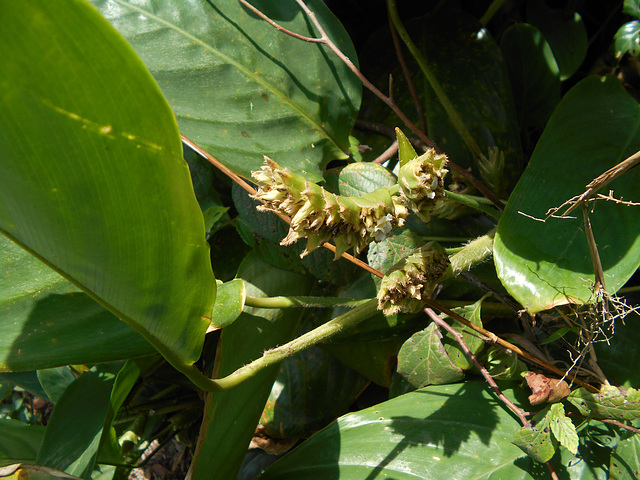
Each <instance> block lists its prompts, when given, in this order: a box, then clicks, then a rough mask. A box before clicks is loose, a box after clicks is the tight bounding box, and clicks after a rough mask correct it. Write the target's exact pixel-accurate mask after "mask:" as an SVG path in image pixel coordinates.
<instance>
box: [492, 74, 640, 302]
mask: <svg viewBox="0 0 640 480" xmlns="http://www.w3.org/2000/svg"><path fill="white" fill-rule="evenodd" d="M638 149H640V106H639V105H638V103H637V102H636V101H635V100H634V99H633V98H631V97H630V96H629V95H628V94H627V93H626V92H625V90H624V88H623V87H622V85H620V82H619V81H618V80H617V79H616V78H614V77H604V78H599V77H589V78H587V79H585V80H583V81H582V82H580V83H579V84H577V85H576V86H575V87H573V89H571V91H570V92H569V93H567V94H566V95H565V97H564V98H563V99H562V101H561V102H560V104H559V105H558V107H557V108H556V110H555V112H554V113H553V115H552V116H551V119H550V120H549V123H548V124H547V128H546V129H545V131H544V132H543V134H542V137H541V138H540V140H539V142H538V145H537V146H536V149H535V151H534V152H533V155H532V157H531V160H530V162H529V167H528V168H527V170H526V171H525V173H524V174H523V176H522V178H521V179H520V181H519V183H518V185H517V186H516V188H515V190H514V191H513V194H512V195H511V197H510V199H509V202H508V204H507V206H506V208H505V211H504V213H503V214H502V217H501V219H500V223H499V224H498V232H497V234H496V238H495V243H494V257H495V264H496V269H497V272H498V276H499V277H500V280H501V281H502V283H503V285H504V286H505V288H506V289H507V290H508V291H509V293H510V294H511V295H513V297H514V298H515V299H516V300H517V301H518V302H520V303H521V304H522V305H523V306H524V307H525V308H526V309H527V310H528V311H529V312H532V313H533V312H538V311H540V310H544V309H547V308H551V307H553V306H555V305H562V304H565V303H568V302H578V303H583V302H586V301H587V300H588V299H589V298H590V296H591V293H592V287H593V282H594V274H593V263H592V260H591V256H590V254H589V250H588V246H587V240H586V237H585V233H584V230H583V220H582V213H581V211H580V209H579V208H578V209H577V210H576V212H577V218H574V219H557V218H550V219H548V220H547V221H546V222H542V221H539V219H544V218H545V216H546V212H547V210H548V209H549V208H552V207H559V206H560V205H561V204H562V203H563V202H564V201H565V200H568V199H570V198H571V197H573V196H574V195H579V194H581V193H582V192H583V191H584V190H585V185H586V184H587V183H589V182H590V181H591V180H593V179H594V178H595V177H597V176H598V175H600V174H601V173H603V172H604V171H605V170H607V169H608V168H610V167H612V166H614V165H615V164H617V163H618V162H620V161H622V160H623V159H624V158H626V157H627V156H628V155H631V154H632V153H634V152H636V151H637V150H638ZM638 184H640V169H637V168H636V169H633V170H630V171H629V172H627V173H626V174H625V175H623V176H622V177H621V178H619V179H617V180H615V181H614V182H613V183H611V184H610V185H608V186H607V187H606V190H607V191H605V192H602V193H605V194H606V193H608V191H609V189H611V190H613V191H614V193H615V196H616V197H617V198H621V197H623V198H624V199H625V200H630V199H635V200H636V201H637V199H638ZM532 217H535V218H532ZM589 217H590V219H591V223H592V227H593V231H594V235H595V238H596V242H597V244H598V250H599V254H600V259H601V261H602V266H603V269H604V274H605V280H606V287H607V290H608V291H609V292H610V293H614V292H615V291H616V290H617V289H618V288H620V287H621V286H622V285H624V283H625V282H626V281H627V280H628V278H629V277H630V276H631V275H632V274H633V272H635V271H636V269H637V268H638V264H639V263H640V237H639V236H638V232H640V209H638V208H635V207H627V206H623V205H616V204H614V203H613V202H606V203H605V202H601V203H598V204H597V205H596V206H595V209H594V211H593V213H590V214H589ZM536 219H538V220H536Z"/></svg>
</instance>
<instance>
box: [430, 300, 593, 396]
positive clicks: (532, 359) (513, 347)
mask: <svg viewBox="0 0 640 480" xmlns="http://www.w3.org/2000/svg"><path fill="white" fill-rule="evenodd" d="M422 300H423V301H424V302H425V303H426V304H427V305H429V306H430V307H432V308H435V309H436V310H438V311H440V312H442V313H444V314H446V315H447V316H449V317H451V318H453V319H454V320H456V321H458V322H460V323H462V324H463V325H465V326H467V327H469V328H470V329H472V330H475V331H476V332H478V333H480V334H481V335H483V336H484V337H486V338H488V339H489V340H488V341H490V342H492V343H497V344H498V345H500V346H502V347H504V348H506V349H507V350H510V351H512V352H515V353H517V354H518V355H520V356H521V357H523V358H526V359H527V360H529V361H530V362H533V363H535V364H536V365H539V366H541V367H543V368H545V369H547V370H549V371H551V372H553V373H555V374H556V375H560V376H561V377H562V376H566V377H568V378H570V379H571V380H573V381H574V382H575V383H576V384H577V385H580V386H581V387H584V388H586V389H587V390H589V391H590V392H593V393H598V389H597V388H595V387H594V386H593V385H589V384H588V383H586V382H583V381H582V380H580V379H579V378H576V376H575V375H573V374H571V373H568V372H564V371H562V370H561V369H559V368H557V367H554V366H553V365H550V364H548V363H547V362H544V361H542V360H540V359H538V358H536V357H534V356H533V355H531V354H530V353H528V352H525V351H524V350H522V349H521V348H520V347H517V346H516V345H513V344H511V343H509V342H507V341H506V340H503V339H502V338H500V337H498V336H497V335H496V334H495V333H492V332H490V331H489V330H485V329H484V328H482V327H480V326H478V325H476V324H475V323H472V322H470V321H469V320H467V319H466V318H464V317H463V316H461V315H458V314H457V313H455V312H452V311H451V310H449V309H448V308H446V307H445V306H444V305H441V304H440V303H438V302H436V301H435V300H431V299H428V298H427V299H425V298H423V299H422Z"/></svg>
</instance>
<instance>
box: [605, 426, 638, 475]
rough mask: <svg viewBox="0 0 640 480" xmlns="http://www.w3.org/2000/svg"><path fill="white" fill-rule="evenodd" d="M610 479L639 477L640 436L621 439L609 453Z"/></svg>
mask: <svg viewBox="0 0 640 480" xmlns="http://www.w3.org/2000/svg"><path fill="white" fill-rule="evenodd" d="M610 472H611V475H610V477H609V478H610V480H624V479H627V478H640V436H639V435H637V434H636V435H633V436H631V437H630V438H627V439H625V440H623V441H621V442H620V443H619V444H618V446H617V447H616V449H615V451H614V452H613V453H612V454H611V465H610Z"/></svg>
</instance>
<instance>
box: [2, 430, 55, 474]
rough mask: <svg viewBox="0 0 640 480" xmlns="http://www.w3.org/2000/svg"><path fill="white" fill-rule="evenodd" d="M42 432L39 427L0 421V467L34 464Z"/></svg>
mask: <svg viewBox="0 0 640 480" xmlns="http://www.w3.org/2000/svg"><path fill="white" fill-rule="evenodd" d="M44 431H45V427H43V426H41V425H28V424H26V423H23V422H21V421H19V420H8V419H0V467H4V466H6V465H11V464H14V463H33V462H35V460H36V455H37V454H38V449H39V448H40V444H41V443H42V437H43V435H44Z"/></svg>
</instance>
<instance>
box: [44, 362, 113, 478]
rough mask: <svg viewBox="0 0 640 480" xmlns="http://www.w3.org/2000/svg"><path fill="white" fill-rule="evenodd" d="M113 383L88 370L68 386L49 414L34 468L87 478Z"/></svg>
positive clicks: (96, 449)
mask: <svg viewBox="0 0 640 480" xmlns="http://www.w3.org/2000/svg"><path fill="white" fill-rule="evenodd" d="M113 382H114V376H113V375H111V374H105V373H99V372H97V371H89V372H86V373H84V374H82V375H80V377H78V378H77V379H76V380H75V381H74V382H73V383H72V384H71V385H69V387H68V388H67V389H66V390H65V392H64V393H63V395H62V397H61V398H60V400H59V402H58V403H57V404H56V406H55V408H54V409H53V413H52V414H51V418H50V420H49V423H48V425H47V430H46V432H45V435H44V439H43V441H42V446H41V447H40V450H39V452H38V456H37V458H36V463H37V464H38V465H44V466H47V467H50V468H55V469H57V470H61V471H64V472H66V473H68V474H70V475H74V476H78V477H81V478H86V479H88V478H90V477H91V471H92V470H93V465H94V462H95V460H96V458H97V456H98V448H99V447H100V441H101V439H102V433H103V427H104V424H105V420H106V418H107V414H108V410H109V397H110V395H111V389H112V387H113ZM70 432H73V434H72V435H70Z"/></svg>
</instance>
